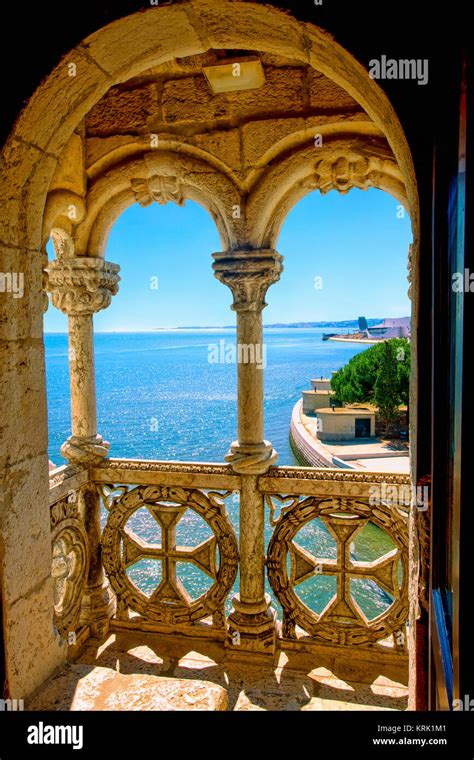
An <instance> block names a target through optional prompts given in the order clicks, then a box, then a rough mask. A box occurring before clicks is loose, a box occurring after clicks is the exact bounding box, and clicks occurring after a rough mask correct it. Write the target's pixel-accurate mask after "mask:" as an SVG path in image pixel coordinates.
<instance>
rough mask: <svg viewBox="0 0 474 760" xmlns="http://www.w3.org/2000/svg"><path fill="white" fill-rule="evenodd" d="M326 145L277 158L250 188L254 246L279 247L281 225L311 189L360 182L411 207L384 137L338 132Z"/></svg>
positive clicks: (348, 186) (323, 190) (324, 189)
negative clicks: (383, 191) (341, 133)
mask: <svg viewBox="0 0 474 760" xmlns="http://www.w3.org/2000/svg"><path fill="white" fill-rule="evenodd" d="M323 145H324V147H320V148H316V149H315V147H314V145H313V144H312V143H311V145H309V146H308V144H306V145H304V146H302V147H300V148H298V149H297V150H295V151H293V152H291V153H290V154H287V155H284V156H283V157H281V158H280V160H277V161H275V162H274V163H273V164H272V165H271V166H270V167H269V168H268V169H267V171H266V172H264V174H263V175H262V176H261V177H260V179H259V181H258V182H257V183H256V185H255V187H254V188H252V190H251V192H250V195H249V198H248V203H247V215H248V219H249V220H252V232H253V235H254V239H253V240H252V242H254V244H255V245H256V247H259V246H262V247H269V248H272V247H276V243H277V239H278V235H279V232H280V229H281V226H282V224H283V222H284V220H285V218H286V217H287V215H288V213H289V212H290V210H291V209H292V208H293V206H295V205H296V203H298V201H300V200H301V199H302V198H303V197H304V196H305V195H307V193H310V192H312V191H313V190H320V192H321V193H322V194H325V193H327V192H329V190H333V189H335V190H338V192H340V193H343V194H344V193H347V192H348V191H349V190H350V189H352V188H354V187H358V188H360V189H362V190H366V189H367V188H369V187H376V188H378V189H380V190H385V191H386V192H388V193H389V194H390V195H392V196H393V197H394V198H396V200H398V201H399V203H400V204H402V205H404V206H405V207H408V205H409V203H408V199H407V196H406V191H405V185H404V183H403V179H402V176H401V173H400V171H399V169H398V166H397V164H396V162H395V160H394V158H393V155H392V153H391V151H390V149H389V147H388V145H387V143H386V141H385V140H383V139H380V138H375V137H367V136H365V135H358V134H357V133H356V134H353V135H342V136H341V135H334V136H332V137H331V138H330V139H328V140H324V144H323Z"/></svg>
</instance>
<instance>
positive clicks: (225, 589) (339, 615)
mask: <svg viewBox="0 0 474 760" xmlns="http://www.w3.org/2000/svg"><path fill="white" fill-rule="evenodd" d="M255 483H256V488H257V490H258V492H259V494H260V496H261V497H263V499H264V502H265V505H266V507H267V535H270V540H269V541H268V546H267V552H266V558H265V568H266V573H267V578H268V581H269V585H270V587H271V589H272V593H273V600H272V601H273V604H275V605H276V606H277V607H278V606H280V607H281V615H282V619H281V621H280V620H278V619H277V618H276V615H275V623H274V625H275V630H276V635H275V643H274V647H277V648H280V649H292V650H295V649H296V650H298V649H301V650H302V651H306V652H307V651H312V650H313V649H314V650H315V651H317V650H318V649H319V650H321V649H322V650H323V651H343V650H344V651H348V649H349V648H351V649H353V648H357V651H358V653H359V654H360V655H362V654H363V653H365V654H364V657H366V658H371V659H373V658H375V659H378V658H382V659H384V658H385V659H387V658H388V659H393V658H395V660H396V661H397V662H399V663H400V664H402V663H406V658H407V644H406V642H407V636H406V625H407V617H408V521H407V516H408V515H407V510H408V508H407V507H406V506H405V499H403V498H402V499H400V498H399V494H400V493H402V494H406V493H407V492H408V489H409V479H408V476H405V475H395V474H392V473H390V474H388V473H359V472H353V471H344V470H332V469H324V470H315V469H310V468H300V467H271V468H270V469H269V470H268V472H267V473H266V474H265V475H261V476H258V477H257V478H256V481H255ZM240 488H241V476H240V475H238V474H236V473H235V472H234V471H233V469H232V468H231V466H229V465H220V464H201V463H184V462H149V461H139V460H120V459H106V460H104V461H103V463H102V464H100V465H98V466H93V467H91V468H90V469H83V468H81V467H80V466H75V465H74V466H73V465H69V466H66V467H63V468H60V469H58V470H56V471H54V472H53V474H52V476H51V479H50V507H51V531H52V534H51V539H52V545H53V551H52V554H53V569H52V575H53V578H54V588H55V600H54V601H55V627H56V629H57V631H58V635H60V636H61V637H62V638H63V639H64V640H67V641H68V643H69V644H74V643H75V644H76V645H77V644H80V643H81V642H82V641H84V640H85V639H87V638H88V636H90V635H91V634H92V635H94V634H95V635H98V634H99V635H103V634H105V633H107V631H109V630H110V631H115V632H120V631H124V632H125V631H128V632H130V631H133V632H134V633H135V634H138V635H142V636H143V638H144V639H145V638H146V636H147V635H148V634H150V633H151V634H160V635H164V636H169V637H172V636H180V637H182V636H184V637H195V638H197V639H199V638H200V639H206V640H214V641H215V642H216V643H217V642H220V644H221V645H222V646H224V647H226V648H227V651H228V652H231V650H232V648H233V645H234V644H235V640H236V636H237V634H236V632H235V630H234V626H233V623H232V615H231V616H230V619H229V609H230V595H231V592H232V591H233V590H235V583H236V578H237V576H238V572H239V541H238V537H237V530H236V526H235V525H234V524H233V521H232V519H231V515H230V514H229V511H228V509H227V507H226V501H227V500H228V499H229V498H232V499H234V500H235V499H236V497H237V495H238V494H240ZM99 499H100V501H101V505H100V509H101V514H102V519H101V522H100V524H99V526H98V525H97V523H96V522H94V519H93V518H91V514H92V513H93V511H94V509H97V503H98V500H99ZM94 500H95V507H94ZM91 504H92V506H91ZM139 510H142V511H141V515H142V518H143V517H144V518H145V522H147V524H148V525H150V526H151V527H152V528H153V527H154V528H155V531H154V535H156V536H160V538H158V539H156V543H155V542H153V541H152V540H150V539H149V538H147V537H144V536H143V535H140V534H139V531H138V532H137V527H136V526H137V523H136V517H134V516H135V515H136V514H137V513H138V512H139ZM235 511H236V513H237V510H235ZM145 513H147V514H145ZM181 521H183V522H182V523H181ZM189 521H191V522H192V524H193V525H196V524H197V523H201V524H202V526H204V527H205V526H206V525H207V529H206V531H205V532H206V533H207V537H206V538H205V539H204V540H203V541H201V542H200V543H198V544H197V545H196V540H194V541H189V545H181V535H186V532H185V531H184V533H183V530H181V527H185V525H186V523H187V522H189ZM315 521H317V525H318V530H320V531H321V530H322V531H323V533H324V534H325V535H326V536H327V538H328V540H329V541H330V542H331V543H332V547H333V549H332V552H329V553H328V552H327V551H326V552H325V553H324V552H323V553H322V554H323V556H318V551H316V549H315V541H314V540H313V541H310V542H309V548H308V540H305V541H302V540H301V537H304V534H305V531H308V530H310V531H311V530H312V529H313V528H314V526H315V525H316V522H315ZM180 523H181V526H180ZM369 523H372V525H375V526H376V527H377V528H378V529H379V530H380V531H382V532H384V533H385V534H387V535H388V537H389V538H390V540H391V541H390V542H389V543H390V545H391V546H392V547H393V548H391V549H390V551H388V553H385V554H383V556H380V557H378V558H376V559H371V561H360V560H357V559H355V553H354V541H355V540H357V536H358V534H360V533H361V531H363V529H364V527H365V526H367V525H368V524H369ZM246 529H247V530H248V529H249V526H246ZM250 530H251V526H250ZM271 531H272V532H271ZM300 531H302V533H301V534H300V535H298V534H299V533H300ZM152 532H153V531H152ZM201 535H202V533H201ZM178 537H179V538H180V540H178ZM385 538H386V537H385ZM303 544H305V546H303ZM142 560H147V561H148V562H152V563H153V568H155V567H156V568H157V572H156V573H155V572H154V571H153V572H152V573H151V574H150V575H149V580H150V581H151V579H155V578H156V585H155V587H154V588H153V589H152V590H150V589H147V592H146V593H145V592H144V590H143V588H141V587H140V584H136V583H135V582H134V581H133V580H132V578H133V574H132V577H131V574H130V572H129V571H130V569H131V568H133V567H134V566H135V567H136V566H137V563H140V562H141V561H142ZM155 563H156V565H155ZM181 563H186V565H187V566H189V565H192V566H193V567H195V568H197V570H198V571H200V572H201V573H202V574H203V576H202V577H205V578H207V579H209V582H208V584H207V587H206V588H205V589H204V590H203V591H202V593H200V594H199V595H198V596H197V597H196V598H193V596H192V595H191V594H190V593H189V592H188V591H187V590H186V588H185V586H184V585H183V583H182V582H181V580H180V568H181V567H182V565H181ZM316 575H318V576H327V577H331V578H332V579H334V580H333V581H332V583H333V588H334V594H333V597H332V599H331V598H329V601H328V602H327V603H326V606H325V608H324V609H323V610H320V611H319V613H318V612H317V611H316V610H315V609H312V608H311V607H310V606H308V603H307V597H305V601H303V599H302V597H301V596H299V595H298V587H299V586H300V584H302V583H303V582H304V581H306V580H309V579H311V578H312V577H313V576H316ZM360 580H363V581H366V582H367V581H370V582H371V583H372V584H376V585H377V587H378V589H379V591H380V589H382V592H381V593H384V594H385V595H386V600H388V601H387V603H386V604H385V607H384V609H383V610H382V611H381V612H380V614H377V615H376V616H375V617H372V618H371V619H369V618H368V617H366V615H365V614H364V612H363V611H362V609H361V607H360V606H359V605H358V604H357V602H356V601H355V599H354V597H353V586H352V583H353V582H354V581H360ZM98 590H99V592H100V593H99V592H98ZM99 608H100V609H99ZM250 649H251V647H250Z"/></svg>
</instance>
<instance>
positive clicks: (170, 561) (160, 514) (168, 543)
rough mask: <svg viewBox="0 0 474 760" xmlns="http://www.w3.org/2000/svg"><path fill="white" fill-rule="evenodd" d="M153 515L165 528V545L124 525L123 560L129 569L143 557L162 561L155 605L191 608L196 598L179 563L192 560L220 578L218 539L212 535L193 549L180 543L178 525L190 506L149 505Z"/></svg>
mask: <svg viewBox="0 0 474 760" xmlns="http://www.w3.org/2000/svg"><path fill="white" fill-rule="evenodd" d="M145 506H146V508H147V509H148V511H149V512H150V514H151V515H152V517H153V518H154V519H155V520H156V522H157V523H158V525H159V526H160V528H161V536H162V539H161V545H156V544H151V543H148V542H147V541H145V540H144V539H142V538H140V537H139V536H137V535H136V534H134V533H133V532H131V531H129V530H125V529H124V528H122V530H121V534H122V541H123V550H122V552H123V553H122V562H123V566H124V568H129V567H130V566H131V565H134V564H135V563H136V562H139V561H140V560H142V559H156V560H159V561H161V567H162V580H161V583H160V584H159V586H158V587H157V588H156V589H155V591H154V592H153V594H152V595H151V597H150V600H149V602H150V603H151V604H153V603H156V602H159V603H161V604H168V605H182V604H184V605H185V606H186V607H189V606H190V604H191V602H192V599H191V597H190V595H189V594H188V592H187V591H186V589H185V588H184V586H183V584H182V583H181V581H180V580H179V578H178V577H177V574H176V563H177V562H192V563H193V564H194V565H196V567H198V568H199V569H200V570H202V571H203V572H204V573H206V575H208V576H209V577H210V578H212V579H213V580H215V578H216V573H217V570H216V538H215V536H211V537H210V538H208V539H206V541H203V542H202V543H200V544H199V545H198V546H196V547H194V548H191V547H187V546H177V545H176V526H177V525H178V523H179V521H180V520H181V518H182V517H183V515H184V513H185V512H186V511H187V507H186V506H176V505H174V504H161V503H160V504H154V505H151V504H146V505H145Z"/></svg>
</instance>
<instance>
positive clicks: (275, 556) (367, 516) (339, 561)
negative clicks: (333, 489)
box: [266, 494, 408, 649]
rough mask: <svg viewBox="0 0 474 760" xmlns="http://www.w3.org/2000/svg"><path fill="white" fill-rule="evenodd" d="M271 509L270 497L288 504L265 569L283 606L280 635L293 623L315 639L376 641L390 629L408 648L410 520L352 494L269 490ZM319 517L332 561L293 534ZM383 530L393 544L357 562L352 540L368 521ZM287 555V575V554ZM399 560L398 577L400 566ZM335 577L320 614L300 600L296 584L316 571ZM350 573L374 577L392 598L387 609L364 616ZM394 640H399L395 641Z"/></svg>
mask: <svg viewBox="0 0 474 760" xmlns="http://www.w3.org/2000/svg"><path fill="white" fill-rule="evenodd" d="M266 499H267V503H268V502H269V503H270V506H271V509H272V510H274V504H273V500H274V499H276V500H277V501H279V502H283V503H285V502H286V504H287V506H286V507H284V508H283V509H282V511H281V513H280V516H279V518H278V519H277V520H276V521H275V524H276V527H275V530H274V533H273V536H272V538H271V540H270V544H269V547H268V557H267V568H268V578H269V581H270V585H271V587H272V589H273V591H274V592H275V594H276V595H277V597H278V600H279V601H280V603H281V605H282V607H283V636H285V637H288V638H295V637H296V630H295V627H296V625H299V626H300V627H301V628H302V629H303V630H305V631H306V632H307V633H309V634H310V635H311V636H312V637H313V638H314V639H316V640H319V641H321V642H323V643H326V644H339V645H341V644H344V645H353V646H360V645H374V644H375V643H376V642H377V641H379V640H381V639H385V638H387V637H388V636H389V635H390V634H393V633H396V632H399V631H401V632H402V634H403V635H402V636H401V637H400V640H401V642H402V648H404V649H405V648H406V633H405V630H404V629H405V626H406V621H407V618H408V596H407V587H408V525H407V518H406V514H404V512H403V511H400V510H396V509H394V508H393V507H388V506H385V505H384V504H383V503H382V504H379V505H377V506H376V507H371V506H370V505H369V504H367V503H365V502H363V501H359V500H356V499H342V498H340V499H337V498H318V497H288V496H285V495H280V494H271V495H267V497H266ZM315 519H320V520H321V521H322V522H323V524H324V525H325V527H326V528H327V530H328V531H329V532H330V534H331V535H332V536H333V538H334V540H335V542H336V545H337V557H336V559H335V560H328V559H326V558H324V559H319V558H317V557H315V556H314V555H312V554H311V553H310V552H309V551H308V550H307V549H304V548H303V547H301V546H299V545H298V544H297V543H296V542H295V541H294V537H295V536H296V534H297V533H298V531H299V530H300V529H301V528H302V527H303V526H304V525H306V524H307V523H308V522H310V521H312V520H315ZM369 522H371V523H373V524H375V525H376V526H378V527H379V528H381V529H382V530H385V531H387V533H388V534H389V535H390V537H391V538H392V540H393V541H394V542H395V544H396V548H395V549H394V550H393V551H390V552H389V553H388V554H386V555H385V556H383V557H380V558H379V559H377V560H374V561H373V562H357V561H354V560H352V558H351V550H350V547H351V543H352V542H353V541H354V539H355V537H356V536H357V534H358V533H359V532H360V531H361V530H362V528H363V527H364V526H365V525H367V523H369ZM288 553H289V555H290V557H291V573H290V575H288V572H287V566H286V558H287V555H288ZM399 562H401V564H402V573H403V577H402V582H401V584H400V583H399V579H398V565H399ZM315 573H317V574H318V575H327V574H328V575H331V576H335V577H336V594H335V596H334V597H333V599H331V601H330V602H329V603H328V604H327V605H326V607H325V609H324V610H323V611H322V612H321V614H320V615H317V614H316V613H315V612H314V611H312V610H310V609H309V608H308V607H307V606H306V605H305V604H303V602H302V601H301V600H300V599H299V597H298V596H297V594H296V592H295V586H297V585H298V584H299V583H302V582H303V581H304V580H306V579H308V578H310V577H311V576H313V575H315ZM351 578H366V579H370V580H373V581H374V582H376V583H377V584H378V585H379V586H380V587H381V588H382V589H383V590H384V591H386V592H387V593H388V594H390V596H391V597H392V598H393V600H394V601H393V603H392V604H391V605H390V606H389V608H388V609H387V610H386V611H385V612H383V613H381V614H380V615H378V616H377V617H376V618H375V619H373V620H371V621H368V620H367V618H366V617H365V615H364V614H363V612H362V611H361V610H360V608H359V607H358V605H357V604H356V603H355V601H354V599H353V597H352V595H351V588H350V580H351ZM395 643H396V644H398V639H397V641H396V642H395Z"/></svg>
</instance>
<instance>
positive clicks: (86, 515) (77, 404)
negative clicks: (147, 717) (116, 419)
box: [47, 257, 120, 636]
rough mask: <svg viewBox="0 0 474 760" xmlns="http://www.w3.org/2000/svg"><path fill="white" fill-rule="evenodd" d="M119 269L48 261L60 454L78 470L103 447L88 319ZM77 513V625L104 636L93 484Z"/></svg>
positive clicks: (107, 592)
mask: <svg viewBox="0 0 474 760" xmlns="http://www.w3.org/2000/svg"><path fill="white" fill-rule="evenodd" d="M118 272H119V267H118V266H117V265H116V264H111V263H109V262H106V261H104V260H103V259H100V258H95V257H69V258H66V257H64V258H59V259H56V260H54V261H52V262H51V263H50V264H49V266H48V269H47V273H48V283H47V287H48V290H49V291H50V293H51V300H52V303H53V305H54V306H56V307H57V308H58V309H60V310H61V311H62V312H64V313H65V314H67V315H68V322H69V372H70V386H71V427H72V435H71V436H70V437H69V438H68V439H67V441H65V443H63V445H62V447H61V453H62V454H63V456H64V457H65V458H66V459H68V460H69V461H70V462H72V463H74V464H79V465H82V466H84V467H88V466H90V465H94V464H98V463H99V462H100V461H101V460H102V459H103V458H104V457H106V456H107V454H108V451H109V444H108V443H107V442H106V441H104V440H103V439H102V436H101V435H99V434H98V433H97V411H96V397H95V368H94V327H93V314H94V313H95V312H97V311H100V310H101V309H105V308H106V307H107V306H109V304H110V302H111V299H112V295H114V294H115V293H116V292H117V290H118V282H119V280H120V278H119V276H118ZM79 511H80V514H81V516H82V519H83V521H84V526H85V528H86V531H87V535H88V539H89V556H90V565H89V574H88V579H87V585H86V590H85V593H84V597H83V601H82V608H81V623H82V624H83V625H89V626H90V628H91V633H92V634H93V635H98V636H102V635H103V634H105V633H106V631H107V628H108V622H109V620H110V618H111V617H112V615H113V614H114V612H115V599H114V596H113V594H112V591H111V589H110V586H109V583H108V581H107V579H106V578H105V575H104V571H103V566H102V559H101V546H100V535H101V528H100V499H99V495H98V493H97V489H96V487H95V485H94V484H93V483H88V484H87V485H86V486H84V488H83V489H81V492H80V493H79Z"/></svg>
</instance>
